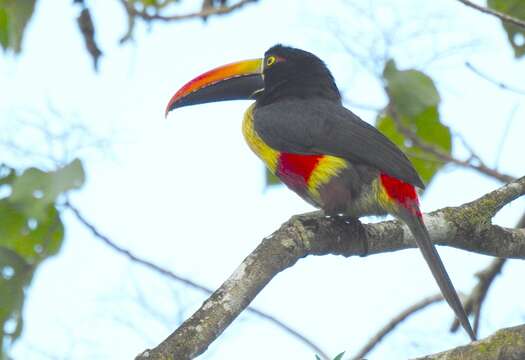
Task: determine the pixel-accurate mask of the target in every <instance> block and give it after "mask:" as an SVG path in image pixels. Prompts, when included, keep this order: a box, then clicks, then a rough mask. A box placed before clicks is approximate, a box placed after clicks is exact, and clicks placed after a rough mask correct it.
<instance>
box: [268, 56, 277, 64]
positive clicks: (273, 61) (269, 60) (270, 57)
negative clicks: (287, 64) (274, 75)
mask: <svg viewBox="0 0 525 360" xmlns="http://www.w3.org/2000/svg"><path fill="white" fill-rule="evenodd" d="M275 61H276V59H275V56H268V57H267V58H266V66H272V65H273V64H275Z"/></svg>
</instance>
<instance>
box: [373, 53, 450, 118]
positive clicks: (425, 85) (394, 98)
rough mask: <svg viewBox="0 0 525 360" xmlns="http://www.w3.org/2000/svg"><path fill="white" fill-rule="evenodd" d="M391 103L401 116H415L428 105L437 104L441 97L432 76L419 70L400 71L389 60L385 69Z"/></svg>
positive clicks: (384, 74) (384, 73)
mask: <svg viewBox="0 0 525 360" xmlns="http://www.w3.org/2000/svg"><path fill="white" fill-rule="evenodd" d="M383 76H384V78H385V81H386V88H387V93H388V96H389V98H390V102H391V104H393V105H394V106H395V110H396V111H397V112H398V113H399V115H401V116H408V117H413V116H416V115H418V114H420V113H421V112H423V111H425V110H426V109H427V108H428V107H431V106H437V105H438V104H439V101H440V98H439V94H438V91H437V89H436V87H435V85H434V82H433V81H432V79H431V78H430V77H428V76H427V75H425V74H423V73H422V72H420V71H417V70H403V71H400V70H398V69H397V67H396V63H395V62H394V60H389V61H388V62H387V63H386V65H385V69H384V71H383Z"/></svg>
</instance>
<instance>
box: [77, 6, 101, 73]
mask: <svg viewBox="0 0 525 360" xmlns="http://www.w3.org/2000/svg"><path fill="white" fill-rule="evenodd" d="M77 23H78V28H79V29H80V32H81V33H82V37H83V38H84V43H85V45H86V49H87V51H88V52H89V54H90V55H91V58H92V59H93V67H94V68H95V71H98V60H99V58H100V56H102V51H101V50H100V48H99V47H98V45H97V42H96V40H95V25H94V24H93V19H92V18H91V12H90V11H89V9H88V8H87V7H86V6H85V5H84V4H83V8H82V10H81V11H80V15H79V16H78V18H77Z"/></svg>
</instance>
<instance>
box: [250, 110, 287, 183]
mask: <svg viewBox="0 0 525 360" xmlns="http://www.w3.org/2000/svg"><path fill="white" fill-rule="evenodd" d="M254 108H255V103H253V104H252V105H250V107H249V108H248V109H246V111H245V113H244V120H243V122H242V134H243V135H244V139H245V140H246V142H247V143H248V146H249V147H250V149H252V151H253V152H254V153H255V154H256V155H257V156H258V157H259V158H260V159H261V160H262V161H264V163H265V164H266V166H267V167H268V169H269V170H270V171H271V172H272V173H274V174H275V170H276V168H277V163H278V161H279V151H277V150H274V149H272V148H271V147H269V146H268V145H267V144H266V143H265V142H264V141H263V140H262V139H261V137H260V136H259V135H258V134H257V133H256V132H255V130H254V128H253V109H254Z"/></svg>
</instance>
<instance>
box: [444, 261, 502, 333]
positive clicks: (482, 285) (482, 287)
mask: <svg viewBox="0 0 525 360" xmlns="http://www.w3.org/2000/svg"><path fill="white" fill-rule="evenodd" d="M504 264H505V259H502V258H496V259H494V260H493V261H492V262H491V263H490V265H489V266H488V267H487V268H486V269H484V270H482V271H479V272H478V273H476V276H477V278H478V279H479V282H478V284H477V285H476V286H475V287H474V289H472V292H471V293H470V295H469V296H468V297H467V299H466V301H465V302H464V303H463V306H464V308H465V312H466V313H467V315H470V314H474V333H475V334H476V335H477V333H478V326H479V316H480V313H481V305H482V304H483V301H484V300H485V298H486V296H487V293H488V290H489V288H490V285H491V284H492V283H493V281H494V279H495V278H496V276H497V275H498V274H499V273H500V272H501V269H502V268H503V265H504ZM476 324H478V325H476ZM458 328H459V323H458V321H457V320H456V319H454V322H453V323H452V326H451V327H450V331H452V332H455V331H457V330H458Z"/></svg>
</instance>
